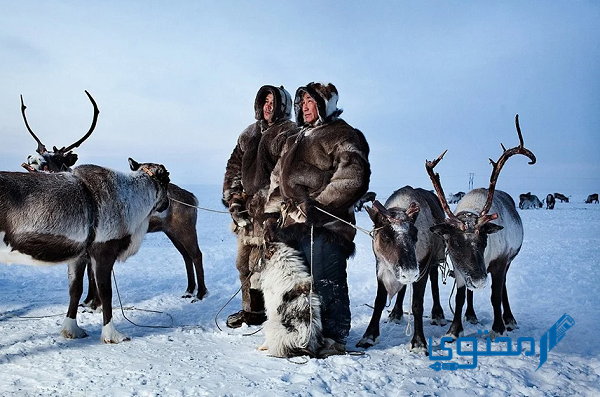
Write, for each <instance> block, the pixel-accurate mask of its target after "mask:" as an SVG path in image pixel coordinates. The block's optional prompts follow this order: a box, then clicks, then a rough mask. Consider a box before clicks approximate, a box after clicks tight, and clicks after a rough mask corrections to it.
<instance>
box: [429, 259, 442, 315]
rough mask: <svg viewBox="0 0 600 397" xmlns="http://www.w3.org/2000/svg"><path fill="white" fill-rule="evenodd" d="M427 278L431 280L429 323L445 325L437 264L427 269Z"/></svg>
mask: <svg viewBox="0 0 600 397" xmlns="http://www.w3.org/2000/svg"><path fill="white" fill-rule="evenodd" d="M429 280H430V281H431V296H432V298H433V307H432V308H431V324H433V325H440V326H444V325H446V316H444V309H442V305H441V303H440V286H439V284H438V266H437V265H433V266H431V269H430V270H429Z"/></svg>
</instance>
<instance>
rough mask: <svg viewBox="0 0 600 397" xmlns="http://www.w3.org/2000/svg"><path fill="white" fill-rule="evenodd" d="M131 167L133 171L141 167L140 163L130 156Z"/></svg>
mask: <svg viewBox="0 0 600 397" xmlns="http://www.w3.org/2000/svg"><path fill="white" fill-rule="evenodd" d="M129 168H131V171H137V170H138V168H140V163H138V162H137V161H135V160H134V159H132V158H131V157H129Z"/></svg>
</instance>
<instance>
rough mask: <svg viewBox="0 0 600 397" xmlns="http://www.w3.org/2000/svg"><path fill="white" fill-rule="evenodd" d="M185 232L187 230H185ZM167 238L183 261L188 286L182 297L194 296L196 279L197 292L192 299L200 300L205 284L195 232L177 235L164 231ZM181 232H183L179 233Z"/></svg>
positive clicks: (203, 294)
mask: <svg viewBox="0 0 600 397" xmlns="http://www.w3.org/2000/svg"><path fill="white" fill-rule="evenodd" d="M186 232H187V231H186ZM165 234H166V235H167V237H169V240H171V242H172V243H173V245H174V246H175V248H177V250H178V251H179V253H180V254H181V256H182V257H183V260H184V261H185V270H186V274H187V280H188V286H187V289H186V291H185V294H184V295H183V296H182V298H191V297H192V296H194V290H195V289H196V279H197V281H198V293H197V294H196V298H195V299H194V300H193V301H192V302H195V301H197V300H201V299H202V298H204V296H205V295H206V292H207V290H206V285H205V284H204V267H203V266H202V251H200V247H198V237H197V235H196V233H195V230H194V233H189V235H183V236H181V235H180V236H178V235H176V234H175V233H172V232H167V231H165ZM180 234H183V233H180ZM194 270H195V271H196V279H195V278H194Z"/></svg>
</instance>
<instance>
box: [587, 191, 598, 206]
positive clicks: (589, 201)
mask: <svg viewBox="0 0 600 397" xmlns="http://www.w3.org/2000/svg"><path fill="white" fill-rule="evenodd" d="M585 203H586V204H592V203H596V204H598V193H594V194H590V195H589V196H587V199H585Z"/></svg>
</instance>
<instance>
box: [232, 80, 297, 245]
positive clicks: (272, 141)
mask: <svg viewBox="0 0 600 397" xmlns="http://www.w3.org/2000/svg"><path fill="white" fill-rule="evenodd" d="M268 94H273V97H274V116H273V117H274V119H275V123H274V124H273V125H271V126H269V125H268V124H267V123H266V121H265V120H263V109H262V105H263V104H264V100H265V98H266V96H267V95H268ZM254 111H255V117H256V120H257V121H256V122H255V123H253V124H251V125H249V126H248V127H247V128H246V129H245V130H244V131H243V132H242V133H241V134H240V136H239V138H238V141H237V144H236V146H235V148H234V149H233V152H232V153H231V156H230V157H229V160H228V161H227V167H226V169H225V177H224V180H223V204H224V205H225V206H227V207H228V208H230V209H232V208H234V207H236V211H237V213H238V214H239V213H242V214H244V215H243V217H244V218H245V219H244V220H242V222H239V221H236V222H235V224H234V231H235V232H236V233H237V234H238V236H240V239H241V243H242V244H252V245H259V244H262V243H263V242H264V240H263V231H262V221H263V219H262V215H263V213H264V204H265V201H266V195H267V192H268V188H269V184H270V177H271V172H272V171H273V168H274V167H275V164H276V163H277V161H278V160H279V156H280V154H281V150H282V148H283V145H284V143H285V141H286V139H287V137H288V136H289V135H291V134H294V133H296V132H297V131H298V128H297V126H296V124H295V123H294V122H293V121H291V120H290V118H291V113H292V100H291V97H290V95H289V93H288V92H287V91H286V90H285V89H284V88H283V87H279V88H276V87H273V86H263V87H261V89H260V90H259V91H258V93H257V95H256V99H255V103H254ZM244 211H247V212H244ZM236 216H237V215H236ZM244 226H245V227H244Z"/></svg>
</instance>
